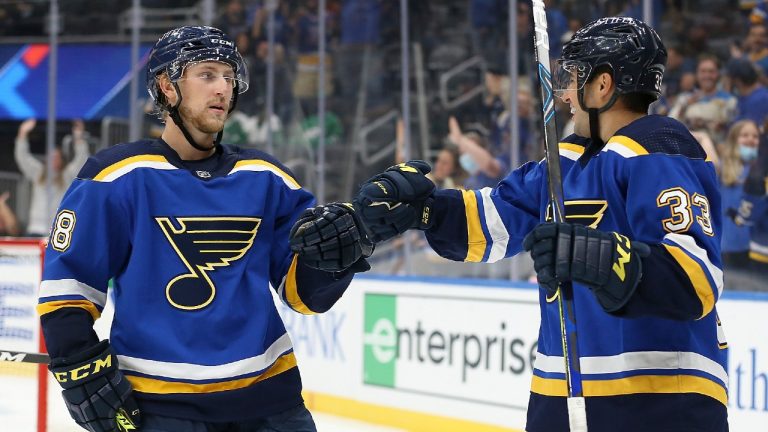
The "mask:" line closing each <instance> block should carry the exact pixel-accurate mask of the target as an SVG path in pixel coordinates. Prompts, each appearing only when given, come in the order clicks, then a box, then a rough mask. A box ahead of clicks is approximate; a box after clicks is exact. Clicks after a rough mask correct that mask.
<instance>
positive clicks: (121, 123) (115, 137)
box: [91, 117, 131, 154]
mask: <svg viewBox="0 0 768 432" xmlns="http://www.w3.org/2000/svg"><path fill="white" fill-rule="evenodd" d="M130 128H131V122H130V121H129V120H128V119H125V118H120V117H104V118H103V119H102V120H101V144H100V146H99V148H97V149H91V154H93V153H94V152H95V151H98V150H101V149H104V148H107V147H109V146H113V145H115V144H119V143H123V142H128V135H129V132H130Z"/></svg>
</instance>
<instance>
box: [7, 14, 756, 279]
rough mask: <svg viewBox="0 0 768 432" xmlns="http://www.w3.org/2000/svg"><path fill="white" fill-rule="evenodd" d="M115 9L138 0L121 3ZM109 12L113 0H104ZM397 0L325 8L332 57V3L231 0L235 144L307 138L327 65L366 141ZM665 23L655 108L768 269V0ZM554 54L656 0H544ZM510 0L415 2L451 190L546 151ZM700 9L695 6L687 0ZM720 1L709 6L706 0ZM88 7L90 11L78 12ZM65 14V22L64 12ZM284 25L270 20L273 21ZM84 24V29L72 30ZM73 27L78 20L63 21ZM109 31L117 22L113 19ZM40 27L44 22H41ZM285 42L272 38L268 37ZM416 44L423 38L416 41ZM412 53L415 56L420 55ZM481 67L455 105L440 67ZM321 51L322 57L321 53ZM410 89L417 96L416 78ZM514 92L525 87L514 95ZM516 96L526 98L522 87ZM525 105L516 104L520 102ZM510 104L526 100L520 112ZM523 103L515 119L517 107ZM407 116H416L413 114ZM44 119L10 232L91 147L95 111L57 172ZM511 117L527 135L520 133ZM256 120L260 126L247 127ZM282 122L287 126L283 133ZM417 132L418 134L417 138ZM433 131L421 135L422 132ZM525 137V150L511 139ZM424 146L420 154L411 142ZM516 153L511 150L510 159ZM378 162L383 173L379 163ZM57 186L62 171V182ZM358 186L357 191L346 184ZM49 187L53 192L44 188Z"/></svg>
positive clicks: (28, 30)
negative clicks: (694, 148)
mask: <svg viewBox="0 0 768 432" xmlns="http://www.w3.org/2000/svg"><path fill="white" fill-rule="evenodd" d="M108 2H111V3H114V9H113V10H125V9H126V8H127V7H129V6H130V2H126V1H117V0H109V1H108ZM44 3H45V2H38V1H17V2H10V3H7V4H3V5H0V22H1V23H4V25H3V26H0V32H2V34H0V36H1V37H11V36H29V35H35V34H40V35H42V34H43V32H44V26H42V24H41V25H40V26H38V27H35V23H36V22H38V21H36V18H39V22H40V23H42V22H43V18H44V16H45V13H46V9H45V5H44ZM66 3H67V6H66V7H64V8H63V13H64V14H65V19H66V14H67V13H70V14H71V13H72V12H73V11H74V13H75V14H77V13H80V14H81V18H82V14H86V12H87V11H88V10H89V4H90V3H92V2H89V1H87V0H72V1H67V2H66ZM98 3H99V4H100V6H99V9H100V10H101V9H103V6H102V4H103V3H105V2H104V1H103V0H99V1H98ZM399 3H400V2H396V1H387V0H328V1H326V3H325V4H326V10H325V11H324V14H322V16H324V17H325V22H324V23H322V24H324V27H325V31H326V34H325V37H326V40H325V44H324V46H325V47H326V53H325V56H324V60H321V57H320V56H319V55H318V49H319V47H320V40H319V37H318V35H319V28H320V25H321V22H320V19H321V14H319V13H318V2H317V0H304V1H298V0H282V1H275V2H270V1H266V0H219V1H217V2H216V6H217V12H218V14H217V18H216V20H215V22H214V23H213V24H214V26H216V27H218V28H220V29H222V30H223V31H224V32H226V33H227V34H229V35H230V36H231V37H232V38H233V39H234V40H236V42H237V47H238V50H239V51H240V52H241V54H242V55H243V56H244V58H245V59H246V61H247V63H248V66H249V71H250V74H251V82H252V83H255V85H252V86H251V89H250V90H249V91H248V93H246V94H244V95H243V96H242V97H241V99H240V100H239V102H238V112H236V113H234V114H233V116H234V117H235V118H233V121H230V122H229V125H228V126H227V130H225V140H227V138H229V140H230V141H231V140H233V139H234V140H235V141H236V142H234V143H235V144H241V145H242V144H245V145H248V144H255V142H254V141H258V142H262V141H265V140H266V132H265V130H266V127H265V125H266V124H267V123H269V124H270V125H271V127H270V130H271V131H272V133H273V134H275V135H274V138H275V140H276V142H278V143H279V142H280V141H281V140H289V139H290V138H289V137H288V136H287V134H288V132H287V131H288V130H289V129H291V128H298V129H299V131H300V133H302V132H303V133H304V134H305V135H308V134H309V132H310V130H311V129H312V128H314V127H316V126H317V121H318V119H317V112H316V109H317V108H316V107H317V94H318V85H319V82H318V81H319V77H320V75H321V74H320V71H321V70H322V71H323V74H322V75H323V76H324V79H325V81H324V83H322V85H323V88H324V91H325V94H326V95H327V108H328V114H327V115H326V116H325V119H326V134H327V138H328V139H329V142H330V143H335V144H338V145H339V146H341V147H342V148H346V149H349V148H355V146H356V140H357V136H356V135H355V133H356V132H357V131H359V129H360V125H359V124H357V123H358V122H359V118H360V117H361V114H362V117H363V118H366V119H369V120H370V119H374V118H377V116H379V115H382V114H384V113H386V112H388V111H389V110H392V109H397V108H398V107H399V104H400V96H401V95H400V94H399V89H400V76H401V74H402V72H403V71H402V70H401V66H400V52H399V47H400V45H399V44H400V27H399V25H400V24H399V23H400V10H399ZM652 3H653V11H654V15H653V17H654V18H653V21H652V24H653V26H654V27H655V28H656V29H657V30H658V31H659V33H660V34H661V37H662V39H663V40H664V41H665V43H666V45H667V48H668V56H669V58H668V63H667V70H666V73H665V77H664V81H663V87H664V94H663V95H662V98H661V99H660V100H659V101H658V102H656V103H655V104H654V105H653V106H652V111H653V113H655V114H659V115H668V116H671V117H674V118H676V119H678V120H680V121H681V122H683V123H684V124H685V125H687V126H688V128H689V129H690V131H691V133H692V134H693V135H694V137H695V138H696V139H697V140H698V141H699V142H700V143H701V145H702V147H703V148H704V149H705V150H706V152H707V154H708V157H709V158H710V159H711V160H712V161H713V163H714V165H715V167H716V171H717V174H718V176H719V179H720V184H721V193H722V205H721V212H722V214H721V217H722V220H723V243H722V250H723V261H724V266H725V269H726V277H727V275H728V274H729V271H732V272H733V273H731V274H738V273H739V272H742V271H743V272H748V271H749V272H753V271H757V272H760V273H761V274H763V275H765V274H768V270H766V269H768V198H766V183H767V182H768V87H766V86H767V85H768V14H767V13H766V11H768V7H766V4H765V1H757V2H741V3H740V4H735V2H733V1H725V0H722V1H713V0H709V1H703V2H701V3H702V4H701V5H700V6H701V8H698V7H697V10H691V9H690V5H688V4H687V3H690V2H679V1H675V0H654V1H653V2H652ZM142 4H143V5H144V6H145V7H165V8H172V7H182V6H184V7H190V6H194V5H199V4H200V2H195V1H171V0H165V1H158V0H155V1H143V2H142ZM545 4H546V6H547V19H548V27H549V32H550V34H549V40H550V54H551V56H552V57H553V58H557V57H558V56H559V54H560V49H561V47H562V44H563V42H564V41H567V40H569V38H570V36H571V35H572V34H573V31H574V30H575V29H577V28H580V27H581V26H583V25H584V24H585V23H586V22H588V21H590V20H592V19H594V18H597V17H600V16H608V15H627V16H633V17H636V18H641V19H642V18H643V16H642V13H643V8H642V6H643V2H642V1H641V0H627V1H617V2H605V1H598V0H589V1H577V0H560V1H557V0H547V1H545ZM508 5H509V2H507V1H506V0H448V1H439V2H438V1H436V0H430V1H427V0H419V1H413V0H412V1H409V2H408V7H409V10H408V13H409V17H410V19H409V23H410V25H409V33H410V39H411V41H412V43H413V45H414V46H418V49H419V52H420V53H421V54H420V55H421V56H422V59H423V64H424V66H423V72H424V74H425V75H426V77H425V80H426V82H427V90H426V92H425V94H426V97H425V100H424V101H423V103H424V105H425V106H426V108H425V109H426V110H427V113H428V117H429V119H430V125H429V127H428V130H427V134H426V137H427V138H426V139H428V140H429V142H428V143H420V142H419V143H414V144H415V145H414V148H427V149H429V151H428V152H423V154H419V153H418V152H417V153H416V156H419V157H422V158H427V159H431V162H433V165H434V170H433V172H432V173H431V176H432V177H431V178H432V179H433V180H434V181H435V184H436V185H437V186H438V187H440V188H468V189H469V188H471V189H477V188H482V187H486V186H489V187H492V186H493V185H495V184H496V183H497V182H498V181H499V180H500V179H502V178H503V177H504V176H505V175H506V174H507V173H508V172H509V171H510V170H511V169H512V168H514V167H513V166H512V160H515V161H517V162H518V163H524V162H526V161H528V160H538V159H540V158H541V156H542V154H543V150H542V145H541V137H540V133H539V132H538V131H539V129H540V127H539V125H538V122H539V121H540V120H539V119H538V117H539V114H538V110H539V108H538V102H537V100H538V97H536V95H538V90H537V83H536V79H537V78H536V76H535V71H534V69H533V52H532V47H533V42H532V38H533V26H532V19H531V9H530V4H529V3H528V2H522V1H521V2H517V10H515V11H514V13H515V14H516V15H515V17H516V20H515V21H514V22H515V28H516V31H517V41H518V46H517V47H516V48H517V53H518V58H519V62H518V64H517V65H515V66H516V67H517V71H516V72H517V74H518V76H519V78H518V81H517V82H512V80H511V79H510V70H509V61H508V57H507V53H508V51H509V50H508V46H507V44H508V41H509V34H508V22H509V14H510V13H511V12H512V11H509V10H508ZM686 8H688V9H686ZM705 9H706V10H707V12H701V10H705ZM77 11H81V12H77ZM65 22H66V21H65ZM270 26H272V27H271V30H272V31H271V32H270V31H269V30H270ZM74 28H76V27H74ZM65 30H66V26H65ZM105 31H106V29H105ZM36 32H37V33H36ZM270 35H271V38H273V40H274V45H272V46H270V44H269V40H270ZM414 51H415V49H414ZM412 55H415V54H412ZM473 57H478V58H480V59H481V60H482V61H481V67H480V68H479V69H477V70H467V71H465V72H464V73H460V74H458V75H457V76H458V79H457V80H456V84H454V85H453V87H451V88H450V89H449V93H450V96H452V97H460V96H461V95H462V94H464V93H467V92H469V91H470V90H471V89H472V88H474V87H479V88H481V90H482V91H481V95H480V97H476V98H469V99H468V102H466V103H463V104H460V105H456V106H450V107H447V106H446V104H445V103H442V104H441V103H439V98H438V94H439V91H438V84H437V82H438V81H439V79H440V77H441V74H443V73H444V72H446V70H449V69H450V68H452V67H454V66H456V65H457V64H460V63H461V62H462V61H464V60H467V59H469V58H473ZM270 58H272V59H273V62H272V63H271V66H273V68H274V81H273V86H272V89H271V90H272V92H273V98H274V99H273V100H274V111H273V113H274V115H273V117H272V118H270V119H267V118H266V114H267V87H266V86H265V85H260V84H263V83H265V82H266V73H267V68H268V66H270V63H269V59H270ZM321 62H322V64H321ZM411 89H412V91H413V93H414V94H416V85H415V84H412V85H411ZM511 90H514V91H511ZM511 94H514V95H515V96H514V97H516V100H513V97H511V96H510V95H511ZM512 102H515V104H514V106H513V103H512ZM513 108H516V109H514V110H513ZM560 108H561V109H558V113H557V116H558V125H559V126H560V129H561V130H560V132H561V135H565V134H567V133H568V131H569V130H570V125H569V121H568V120H569V112H568V110H567V109H563V106H561V107H560ZM513 112H516V115H517V118H515V119H512V118H511V115H512V113H513ZM407 121H409V122H411V123H412V124H413V120H412V119H408V120H407ZM399 124H400V125H399V127H395V125H394V124H393V125H392V126H393V127H392V128H393V134H394V132H395V131H394V129H397V130H398V131H399V132H398V133H397V136H398V139H397V141H398V146H397V147H398V149H399V151H397V152H396V154H395V155H393V157H392V159H388V160H387V161H385V162H386V163H391V162H392V161H394V160H398V159H401V158H402V147H403V144H404V142H405V141H410V140H411V137H405V136H404V129H405V128H404V127H403V120H401V121H400V122H399ZM33 127H34V121H33V120H28V121H25V122H23V123H21V125H20V127H19V129H18V135H17V137H16V140H15V146H16V147H15V156H16V160H17V165H18V168H19V170H20V172H21V173H23V175H24V177H25V178H26V179H27V180H28V181H29V182H31V183H32V185H33V186H32V198H31V200H30V202H31V212H30V216H29V218H28V221H27V223H26V225H25V226H21V225H22V224H20V223H19V222H18V221H16V218H15V217H14V216H13V211H12V209H11V208H10V207H9V205H8V204H7V201H8V198H9V193H10V192H11V191H3V190H0V233H2V234H6V235H17V234H27V235H45V234H46V231H47V227H48V226H49V225H50V219H51V216H52V215H51V214H50V213H51V212H52V211H53V209H55V204H52V205H50V206H49V207H52V208H51V209H50V211H47V210H43V209H44V208H46V205H47V204H46V202H45V199H50V198H51V197H52V198H53V199H54V200H55V199H57V198H60V194H61V193H62V192H63V190H65V189H66V186H67V184H68V182H69V181H71V179H72V178H73V177H74V175H75V173H76V172H77V169H79V166H81V165H82V163H83V162H84V160H85V159H84V158H85V157H87V146H85V145H83V143H84V141H85V138H84V135H85V132H84V127H83V125H82V123H79V124H78V123H77V122H76V123H74V124H73V128H72V134H71V137H70V138H69V140H70V141H69V143H63V144H67V145H63V146H62V148H61V149H57V150H56V153H55V154H53V155H49V156H50V157H52V158H53V163H52V164H51V166H53V169H54V172H52V173H47V170H46V169H45V166H44V164H43V163H42V162H40V160H39V158H38V157H35V156H34V155H32V154H31V153H30V152H29V143H28V141H27V138H26V136H27V134H28V133H29V131H30V130H31V128H33ZM512 128H516V130H515V132H516V134H514V135H516V136H517V142H516V143H514V144H515V146H513V143H512V136H513V134H512ZM249 131H251V132H249ZM281 134H283V135H281ZM406 138H408V139H406ZM421 139H422V140H423V139H424V135H422V138H421ZM513 148H516V149H518V152H517V153H516V154H514V155H513V154H512V149H513ZM412 155H413V153H412ZM513 156H514V157H513ZM372 170H375V169H373V168H372ZM48 175H50V176H52V177H53V181H52V183H53V185H54V188H53V194H52V195H43V194H45V193H47V192H46V190H45V184H46V181H45V180H46V176H48ZM49 183H50V182H49ZM337 193H338V195H339V196H338V198H340V199H343V198H345V197H346V196H347V195H348V194H349V193H351V191H348V190H343V189H342V190H339V191H337ZM43 196H45V197H48V198H43Z"/></svg>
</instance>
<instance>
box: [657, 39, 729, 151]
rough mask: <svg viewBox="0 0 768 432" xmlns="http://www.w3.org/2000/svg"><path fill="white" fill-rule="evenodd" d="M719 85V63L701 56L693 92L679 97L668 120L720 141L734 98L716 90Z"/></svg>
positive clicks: (708, 57)
mask: <svg viewBox="0 0 768 432" xmlns="http://www.w3.org/2000/svg"><path fill="white" fill-rule="evenodd" d="M719 81H720V62H719V61H718V59H717V57H715V56H714V55H711V54H703V55H702V56H700V57H699V63H698V65H697V66H696V89H694V90H693V91H692V92H687V93H683V94H680V95H678V97H677V99H676V100H675V104H674V105H673V106H672V108H671V109H670V111H669V116H670V117H673V118H675V119H678V120H680V121H682V122H683V123H685V124H686V125H687V126H688V128H689V129H691V130H706V131H708V132H709V134H710V136H712V137H714V138H715V140H716V141H721V140H722V139H723V138H724V136H725V129H726V127H727V125H728V124H729V123H730V122H731V118H733V116H734V114H735V111H736V98H735V97H733V95H731V94H730V93H728V92H726V91H724V90H721V89H720V88H718V83H719Z"/></svg>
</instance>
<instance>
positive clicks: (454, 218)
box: [426, 162, 546, 262]
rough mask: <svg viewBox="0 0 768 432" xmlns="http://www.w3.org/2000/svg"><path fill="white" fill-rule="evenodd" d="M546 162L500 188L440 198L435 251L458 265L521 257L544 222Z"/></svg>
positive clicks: (431, 234) (431, 233)
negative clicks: (524, 244)
mask: <svg viewBox="0 0 768 432" xmlns="http://www.w3.org/2000/svg"><path fill="white" fill-rule="evenodd" d="M543 182H546V166H545V164H544V163H543V162H539V163H534V162H528V163H526V164H525V165H523V166H521V167H520V168H518V169H516V170H514V171H512V173H510V174H509V175H508V176H507V177H506V178H505V179H504V180H502V181H501V182H500V183H499V184H498V185H497V186H496V187H495V188H484V189H480V190H441V191H437V192H436V193H435V203H434V206H433V211H434V212H435V216H434V217H435V223H434V225H433V226H432V227H431V228H430V229H429V230H427V232H426V236H427V241H429V244H430V246H431V247H432V249H434V250H435V251H436V252H437V253H438V254H439V255H441V256H442V257H444V258H448V259H451V260H454V261H470V262H495V261H498V260H500V259H502V258H504V257H509V256H512V255H515V254H516V253H518V252H520V250H521V249H522V241H523V238H524V237H525V236H526V235H527V234H528V232H530V231H531V230H532V229H533V228H534V227H535V226H536V224H538V223H539V220H540V216H539V215H540V208H541V200H542V196H541V191H542V185H543Z"/></svg>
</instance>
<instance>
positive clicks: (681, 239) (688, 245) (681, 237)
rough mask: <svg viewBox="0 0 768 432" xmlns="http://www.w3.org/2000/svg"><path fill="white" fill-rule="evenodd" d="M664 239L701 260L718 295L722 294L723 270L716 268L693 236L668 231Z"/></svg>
mask: <svg viewBox="0 0 768 432" xmlns="http://www.w3.org/2000/svg"><path fill="white" fill-rule="evenodd" d="M664 239H665V240H669V241H671V242H672V243H674V244H675V245H677V246H679V247H681V248H682V249H684V250H685V251H686V252H688V253H689V254H691V255H693V256H695V257H696V258H697V259H698V260H699V261H701V262H703V263H704V266H705V267H706V270H707V272H708V273H709V277H711V278H712V280H713V281H715V286H717V295H718V297H719V296H720V295H722V294H723V271H722V270H720V269H719V268H717V266H716V265H714V264H713V263H712V261H710V259H709V255H708V254H707V251H706V250H705V249H704V248H702V247H700V246H699V245H698V244H696V240H695V239H694V238H693V237H691V236H689V235H685V234H673V233H670V234H667V235H665V236H664Z"/></svg>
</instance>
